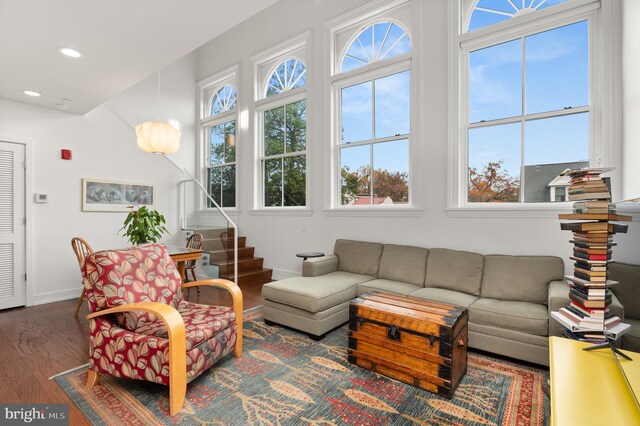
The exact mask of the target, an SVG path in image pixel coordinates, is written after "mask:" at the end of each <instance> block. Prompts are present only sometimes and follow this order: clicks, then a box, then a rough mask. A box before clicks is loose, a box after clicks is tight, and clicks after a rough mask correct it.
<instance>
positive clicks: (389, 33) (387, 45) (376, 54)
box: [340, 22, 411, 72]
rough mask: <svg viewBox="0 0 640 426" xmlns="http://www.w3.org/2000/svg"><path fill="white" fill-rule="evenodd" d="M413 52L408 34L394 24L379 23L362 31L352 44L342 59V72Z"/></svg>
mask: <svg viewBox="0 0 640 426" xmlns="http://www.w3.org/2000/svg"><path fill="white" fill-rule="evenodd" d="M409 51H411V40H410V39H409V35H408V34H407V32H406V31H405V30H404V29H403V28H402V27H401V26H400V25H398V24H395V23H393V22H378V23H376V24H373V25H370V26H368V27H367V28H365V29H364V30H362V31H361V32H360V33H359V34H358V35H357V36H356V37H355V39H354V40H353V42H351V44H350V45H349V47H348V48H347V51H346V53H345V54H344V57H343V59H342V64H341V66H340V72H345V71H350V70H353V69H356V68H359V67H361V66H364V65H367V64H369V63H371V62H376V61H380V60H383V59H388V58H391V57H393V56H396V55H399V54H401V53H405V52H409Z"/></svg>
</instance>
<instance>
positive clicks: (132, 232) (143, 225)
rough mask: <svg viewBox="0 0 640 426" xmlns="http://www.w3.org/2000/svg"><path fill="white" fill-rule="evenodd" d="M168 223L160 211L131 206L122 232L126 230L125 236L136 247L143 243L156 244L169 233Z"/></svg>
mask: <svg viewBox="0 0 640 426" xmlns="http://www.w3.org/2000/svg"><path fill="white" fill-rule="evenodd" d="M165 223H167V221H166V220H165V218H164V216H163V215H162V214H160V213H158V211H156V210H153V209H148V208H147V207H146V206H142V207H139V208H138V209H137V210H136V208H135V206H131V211H130V212H129V214H128V215H127V218H126V219H125V220H124V225H123V226H122V228H121V229H120V231H122V230H124V236H125V237H127V239H128V240H129V242H130V243H131V244H133V245H135V246H137V245H139V244H143V243H155V242H156V241H158V239H159V238H160V237H161V236H162V234H164V233H165V232H166V233H169V231H168V230H167V228H165V226H164V224H165Z"/></svg>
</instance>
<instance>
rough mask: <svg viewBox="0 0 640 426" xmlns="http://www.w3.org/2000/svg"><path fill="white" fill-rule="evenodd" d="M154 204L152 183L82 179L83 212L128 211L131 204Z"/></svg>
mask: <svg viewBox="0 0 640 426" xmlns="http://www.w3.org/2000/svg"><path fill="white" fill-rule="evenodd" d="M154 205H155V191H154V187H153V185H148V184H144V183H131V182H117V181H111V180H99V179H88V178H83V179H82V211H83V212H128V211H130V208H131V206H147V207H151V208H152V207H153V206H154Z"/></svg>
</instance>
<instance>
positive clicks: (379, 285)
mask: <svg viewBox="0 0 640 426" xmlns="http://www.w3.org/2000/svg"><path fill="white" fill-rule="evenodd" d="M420 288H423V287H422V286H417V285H413V284H407V283H403V282H402V281H393V280H371V281H367V282H365V283H361V284H358V296H360V295H362V294H365V293H371V292H372V291H382V292H386V293H394V294H401V295H403V296H406V295H408V294H409V293H411V292H412V291H415V290H418V289H420Z"/></svg>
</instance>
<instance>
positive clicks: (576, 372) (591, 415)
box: [549, 337, 640, 426]
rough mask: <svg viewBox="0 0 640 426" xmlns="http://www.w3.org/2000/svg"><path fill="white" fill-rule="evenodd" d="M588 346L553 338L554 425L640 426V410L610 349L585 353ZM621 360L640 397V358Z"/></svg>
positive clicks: (550, 341)
mask: <svg viewBox="0 0 640 426" xmlns="http://www.w3.org/2000/svg"><path fill="white" fill-rule="evenodd" d="M587 346H591V345H590V344H588V343H584V342H579V341H576V340H570V339H563V338H561V337H550V338H549V357H550V371H551V374H550V375H551V424H552V425H555V426H574V425H580V426H589V425H594V426H595V425H597V426H604V425H625V426H627V425H629V426H632V425H640V407H638V404H637V402H636V400H635V398H634V397H633V394H632V393H631V390H630V389H629V386H628V385H627V383H626V380H625V378H624V376H623V374H622V372H621V371H620V368H619V367H618V363H617V362H616V360H615V358H614V355H613V352H612V351H611V350H610V349H598V350H594V351H583V350H582V348H584V347H587ZM623 352H625V353H626V354H627V355H629V356H630V357H631V358H632V359H633V360H632V361H627V360H624V359H620V364H621V365H622V368H623V369H624V370H625V372H626V374H627V377H628V379H629V381H630V382H631V386H632V387H633V388H634V391H635V394H636V395H637V396H638V397H640V354H639V353H634V352H629V351H623Z"/></svg>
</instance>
